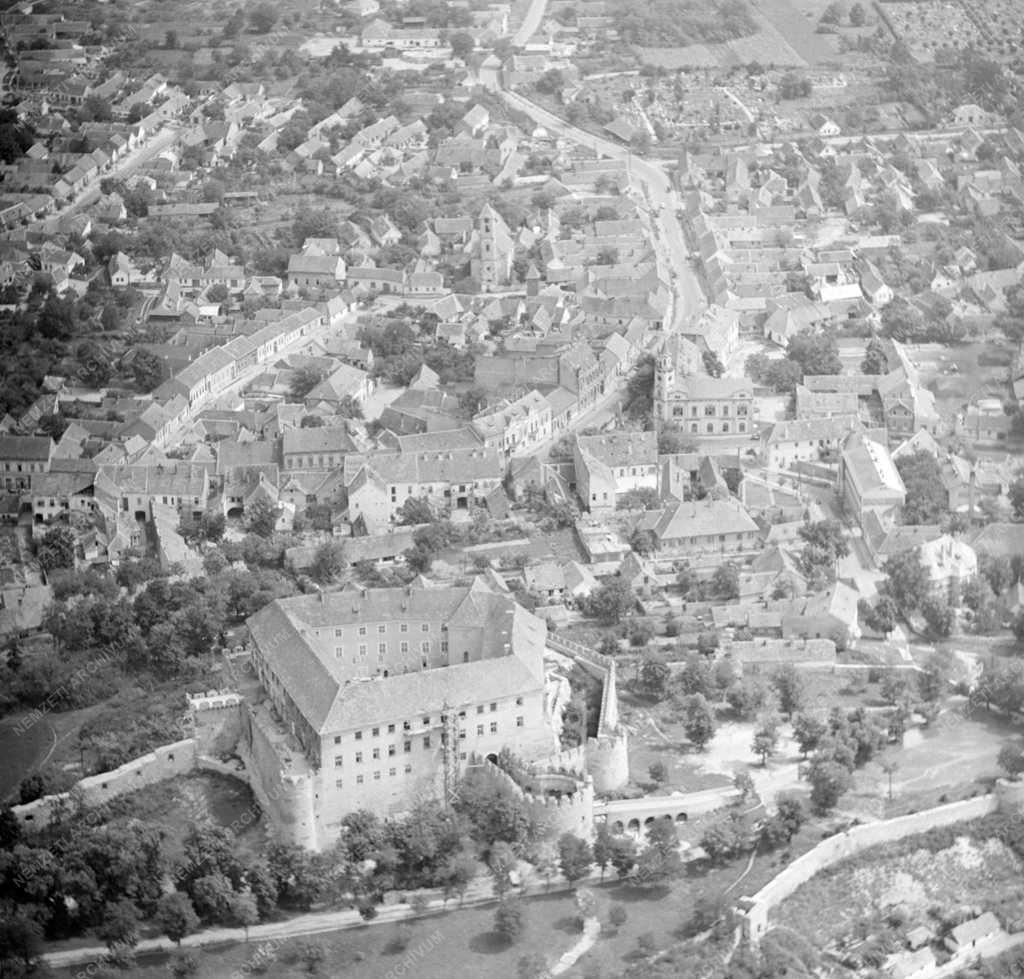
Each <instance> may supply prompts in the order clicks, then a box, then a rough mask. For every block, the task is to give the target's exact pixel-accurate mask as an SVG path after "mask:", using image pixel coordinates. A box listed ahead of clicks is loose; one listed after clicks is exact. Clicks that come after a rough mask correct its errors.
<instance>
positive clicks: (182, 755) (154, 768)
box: [11, 738, 196, 829]
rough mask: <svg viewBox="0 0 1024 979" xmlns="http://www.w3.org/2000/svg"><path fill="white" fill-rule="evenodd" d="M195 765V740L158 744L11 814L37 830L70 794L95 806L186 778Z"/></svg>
mask: <svg viewBox="0 0 1024 979" xmlns="http://www.w3.org/2000/svg"><path fill="white" fill-rule="evenodd" d="M195 764H196V741H195V739H194V738H187V739H185V740H184V741H175V742H174V743H173V744H165V745H161V746H160V747H159V748H155V749H154V750H153V751H151V752H149V754H146V755H141V756H140V757H138V758H133V759H132V760H131V761H128V762H125V763H124V764H123V765H121V766H120V767H119V768H115V769H114V770H113V771H109V772H101V773H100V774H99V775H91V776H89V777H88V778H83V779H82V780H81V781H79V782H77V783H76V784H75V786H74V788H73V789H72V791H71V792H62V793H60V794H58V795H47V796H43V797H42V798H41V799H36V800H35V801H34V802H28V803H26V804H25V805H22V806H13V807H12V810H11V811H12V812H13V813H14V816H15V818H16V819H18V821H19V822H21V823H22V825H25V826H30V827H31V828H33V829H41V828H43V827H45V826H48V825H49V824H50V822H51V820H52V819H53V818H54V815H55V813H57V812H59V811H60V810H61V809H63V808H64V807H66V806H68V805H69V804H70V803H71V801H72V793H74V794H75V795H77V796H79V797H80V799H81V801H82V802H83V803H84V804H85V805H87V806H98V805H100V804H102V803H104V802H109V801H110V800H111V799H116V798H117V797H118V796H121V795H125V794H127V793H129V792H134V791H135V790H136V789H142V788H145V787H146V786H147V785H153V784H154V783H156V782H162V781H163V780H164V779H168V778H174V777H175V776H176V775H186V774H187V773H188V772H190V771H192V769H193V768H195Z"/></svg>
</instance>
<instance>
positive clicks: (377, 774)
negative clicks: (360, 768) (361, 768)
mask: <svg viewBox="0 0 1024 979" xmlns="http://www.w3.org/2000/svg"><path fill="white" fill-rule="evenodd" d="M373 780H374V781H375V782H379V781H380V772H374V773H373Z"/></svg>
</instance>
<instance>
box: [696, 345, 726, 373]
mask: <svg viewBox="0 0 1024 979" xmlns="http://www.w3.org/2000/svg"><path fill="white" fill-rule="evenodd" d="M701 359H702V360H703V363H704V370H706V371H707V372H708V373H709V374H710V375H711V376H712V377H721V376H722V375H723V374H724V373H725V365H724V364H723V363H722V361H721V359H720V358H719V356H718V354H716V353H715V352H714V351H713V350H705V351H704V353H703V355H702V357H701Z"/></svg>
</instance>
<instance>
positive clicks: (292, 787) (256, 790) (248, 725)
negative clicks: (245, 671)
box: [238, 706, 319, 850]
mask: <svg viewBox="0 0 1024 979" xmlns="http://www.w3.org/2000/svg"><path fill="white" fill-rule="evenodd" d="M242 728H243V729H242V738H241V740H240V741H239V745H238V754H239V756H240V757H241V759H242V761H243V762H244V763H245V767H246V768H247V769H248V771H249V772H250V784H251V785H252V791H253V795H254V796H256V801H257V802H259V804H260V807H261V808H262V809H263V811H264V813H266V815H267V816H268V817H269V822H270V823H271V824H272V825H273V826H274V827H275V830H276V832H277V835H278V836H279V837H280V838H281V839H283V840H285V841H287V842H289V843H298V844H299V845H300V846H305V847H308V848H310V849H313V850H315V849H318V846H319V842H318V832H317V830H318V827H317V820H316V816H315V811H314V805H313V800H314V795H315V785H314V779H313V776H312V772H310V771H308V770H306V769H305V764H304V762H305V759H302V761H303V770H302V771H298V770H296V771H294V772H290V771H288V770H287V767H286V763H285V761H284V760H283V758H282V756H281V754H280V752H279V747H278V745H277V744H276V743H275V741H274V738H273V732H274V728H273V722H272V720H271V719H270V718H269V717H268V716H261V714H260V709H259V708H256V707H251V706H250V707H249V708H248V710H246V711H245V713H244V714H243V717H242ZM296 754H298V753H297V752H295V753H293V756H294V755H296Z"/></svg>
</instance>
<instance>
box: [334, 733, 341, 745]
mask: <svg viewBox="0 0 1024 979" xmlns="http://www.w3.org/2000/svg"><path fill="white" fill-rule="evenodd" d="M334 743H335V744H341V735H340V734H336V735H334Z"/></svg>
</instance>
